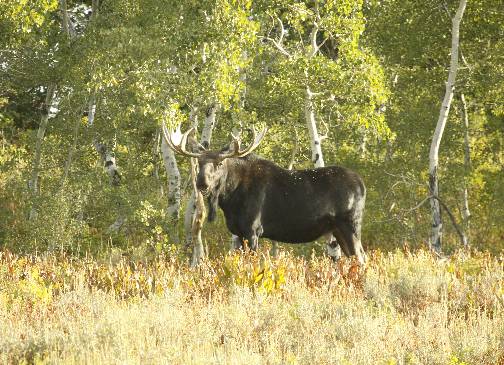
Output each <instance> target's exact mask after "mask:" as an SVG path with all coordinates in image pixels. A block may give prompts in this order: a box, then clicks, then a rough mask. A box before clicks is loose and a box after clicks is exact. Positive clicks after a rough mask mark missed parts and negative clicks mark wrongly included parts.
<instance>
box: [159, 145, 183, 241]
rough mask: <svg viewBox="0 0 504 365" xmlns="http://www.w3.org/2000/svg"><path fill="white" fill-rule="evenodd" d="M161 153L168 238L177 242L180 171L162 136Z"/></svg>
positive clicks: (171, 151) (173, 153) (173, 154)
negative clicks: (166, 186)
mask: <svg viewBox="0 0 504 365" xmlns="http://www.w3.org/2000/svg"><path fill="white" fill-rule="evenodd" d="M161 155H162V157H163V162H164V166H165V169H166V175H167V177H168V194H167V195H168V207H167V208H166V217H167V220H168V223H169V225H170V228H169V229H170V238H171V240H172V241H173V242H174V243H179V237H178V229H177V226H178V220H179V211H180V172H179V168H178V166H177V160H176V158H175V152H173V150H172V149H171V148H170V147H169V146H168V144H167V143H166V140H165V139H164V138H161Z"/></svg>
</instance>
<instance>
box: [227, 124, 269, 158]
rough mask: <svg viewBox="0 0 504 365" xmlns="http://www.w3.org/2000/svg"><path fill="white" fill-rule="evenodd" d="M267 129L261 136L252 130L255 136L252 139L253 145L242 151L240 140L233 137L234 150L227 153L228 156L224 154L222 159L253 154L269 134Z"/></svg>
mask: <svg viewBox="0 0 504 365" xmlns="http://www.w3.org/2000/svg"><path fill="white" fill-rule="evenodd" d="M267 130H268V129H267V128H264V129H263V130H262V131H261V133H259V135H257V132H256V130H255V128H252V134H253V137H252V143H251V144H250V145H249V146H248V147H247V148H245V149H244V150H241V151H240V143H239V141H238V139H237V138H236V137H235V136H233V139H234V147H235V148H234V150H233V151H232V152H230V153H227V154H223V155H221V157H222V158H228V157H244V156H247V155H248V154H249V153H251V152H252V151H254V150H255V149H256V148H257V147H258V146H259V144H260V143H261V141H262V139H263V138H264V136H265V134H266V132H267Z"/></svg>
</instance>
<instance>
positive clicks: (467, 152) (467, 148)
mask: <svg viewBox="0 0 504 365" xmlns="http://www.w3.org/2000/svg"><path fill="white" fill-rule="evenodd" d="M460 99H461V101H462V119H463V120H464V167H465V172H466V175H467V174H468V173H469V172H470V171H471V142H470V139H469V116H468V113H467V103H466V100H465V97H464V94H461V95H460ZM467 185H468V184H467V179H466V181H465V182H464V195H463V207H462V219H463V227H464V229H463V231H462V232H463V237H462V240H463V242H464V247H465V248H468V247H469V218H471V212H470V210H469V191H468V186H467Z"/></svg>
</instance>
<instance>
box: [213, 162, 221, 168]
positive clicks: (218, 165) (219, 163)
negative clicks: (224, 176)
mask: <svg viewBox="0 0 504 365" xmlns="http://www.w3.org/2000/svg"><path fill="white" fill-rule="evenodd" d="M214 167H215V168H216V169H218V168H220V167H222V161H220V162H214Z"/></svg>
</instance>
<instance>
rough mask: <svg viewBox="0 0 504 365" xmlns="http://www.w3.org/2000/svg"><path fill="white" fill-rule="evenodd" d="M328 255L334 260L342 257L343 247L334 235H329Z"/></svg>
mask: <svg viewBox="0 0 504 365" xmlns="http://www.w3.org/2000/svg"><path fill="white" fill-rule="evenodd" d="M326 250H327V255H328V256H329V257H330V258H331V259H332V260H333V261H338V260H339V259H340V258H341V247H340V245H339V243H338V241H337V240H336V237H335V236H334V235H330V236H329V237H327V244H326Z"/></svg>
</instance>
